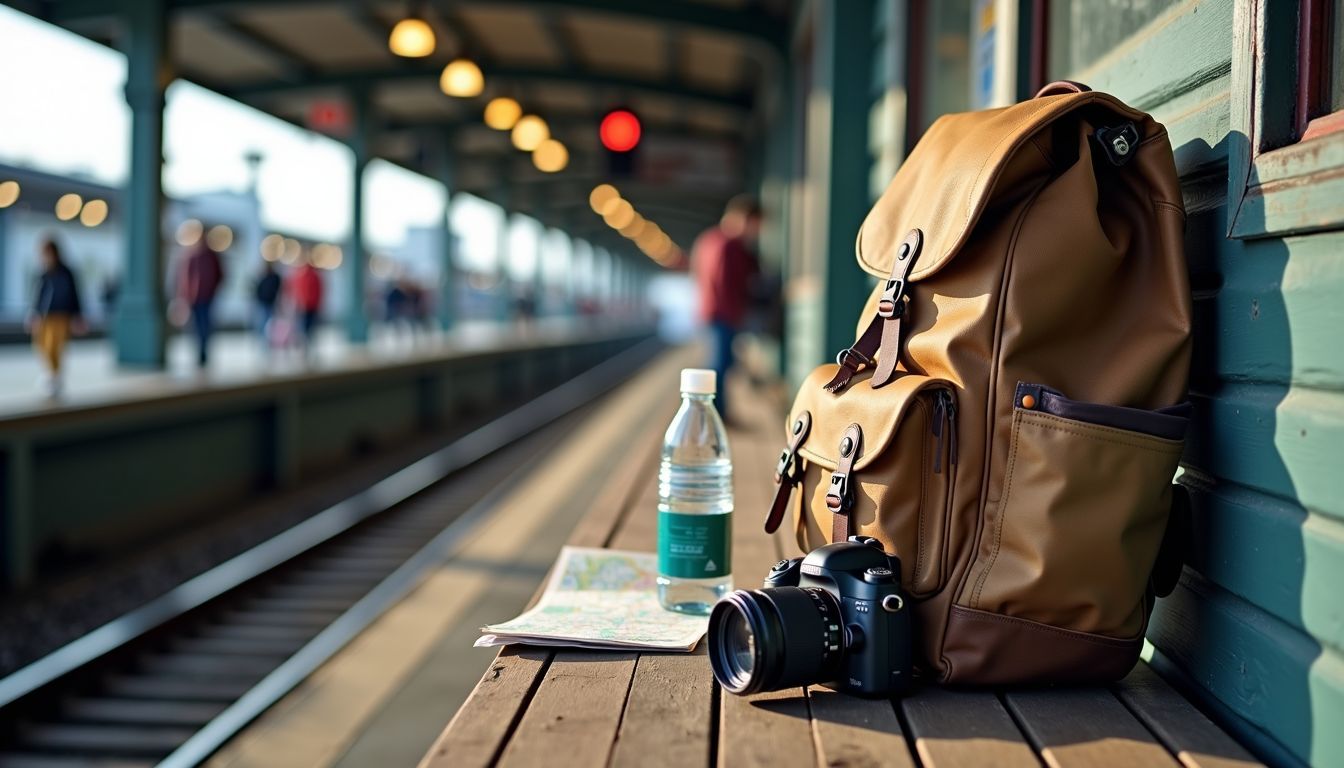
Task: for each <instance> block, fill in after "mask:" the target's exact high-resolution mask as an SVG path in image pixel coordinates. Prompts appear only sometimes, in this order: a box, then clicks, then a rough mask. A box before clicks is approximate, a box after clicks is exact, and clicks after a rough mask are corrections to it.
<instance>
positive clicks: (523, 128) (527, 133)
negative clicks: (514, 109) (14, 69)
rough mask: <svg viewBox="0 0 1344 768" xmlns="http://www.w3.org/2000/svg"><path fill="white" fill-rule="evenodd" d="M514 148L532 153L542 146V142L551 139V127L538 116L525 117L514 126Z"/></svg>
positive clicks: (512, 137) (511, 136) (512, 136)
mask: <svg viewBox="0 0 1344 768" xmlns="http://www.w3.org/2000/svg"><path fill="white" fill-rule="evenodd" d="M510 138H511V139H512V140H513V146H515V147H517V148H518V149H521V150H522V151H524V152H531V151H532V150H534V149H536V148H537V147H539V146H541V142H543V141H545V140H547V139H549V138H551V129H550V126H548V125H546V121H545V120H542V119H541V118H540V117H537V116H536V115H523V116H522V117H521V118H519V119H518V122H517V123H516V124H514V126H513V133H512V134H511V135H510Z"/></svg>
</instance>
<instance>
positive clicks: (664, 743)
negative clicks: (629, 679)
mask: <svg viewBox="0 0 1344 768" xmlns="http://www.w3.org/2000/svg"><path fill="white" fill-rule="evenodd" d="M705 648H706V646H705V644H704V643H701V644H700V646H699V647H698V648H697V649H696V651H695V653H693V654H690V655H680V654H656V653H646V654H643V655H642V656H640V657H639V661H638V663H637V664H636V666H635V677H634V681H633V683H632V684H631V686H630V696H629V700H628V701H627V702H626V706H625V717H624V719H623V720H622V722H621V730H620V734H619V736H618V738H617V740H616V750H615V752H614V753H613V755H612V759H611V764H612V765H613V766H640V767H642V766H653V765H667V766H683V765H708V764H709V761H710V756H711V741H710V737H711V735H712V733H711V732H712V730H713V718H712V713H713V708H714V696H715V695H716V693H717V691H716V690H715V685H714V676H713V674H712V673H711V672H710V669H709V656H708V655H706V652H705Z"/></svg>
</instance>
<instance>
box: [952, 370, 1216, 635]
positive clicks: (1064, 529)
mask: <svg viewBox="0 0 1344 768" xmlns="http://www.w3.org/2000/svg"><path fill="white" fill-rule="evenodd" d="M1188 420H1189V405H1188V404H1185V405H1181V406H1174V407H1172V408H1167V409H1163V410H1159V411H1145V410H1140V409H1135V408H1124V407H1119V406H1110V405H1101V404H1097V403H1083V402H1078V401H1074V400H1069V399H1068V398H1066V397H1064V395H1062V394H1061V393H1059V392H1056V391H1054V390H1052V389H1049V388H1047V387H1043V386H1041V385H1032V384H1019V385H1018V387H1017V391H1016V394H1015V399H1014V403H1013V421H1012V431H1011V441H1010V445H1009V448H1008V458H1007V466H1006V469H1005V473H1004V480H1003V489H1002V493H1001V494H1000V498H999V500H998V503H997V504H994V503H991V504H989V505H987V507H986V513H985V514H986V517H985V521H984V528H983V531H982V533H981V536H980V546H979V550H978V552H977V557H976V562H975V566H974V569H973V570H972V572H971V574H970V578H969V579H968V581H967V582H966V589H965V591H964V592H963V594H962V595H961V597H960V599H959V600H958V603H960V604H962V605H965V606H967V607H969V608H973V609H976V610H980V611H985V612H989V613H993V614H1001V615H1005V616H1012V617H1016V618H1020V619H1028V620H1030V621H1035V622H1039V623H1042V624H1046V625H1050V626H1053V627H1061V628H1065V629H1070V630H1076V631H1079V632H1087V633H1093V634H1099V635H1107V636H1110V637H1119V638H1128V637H1132V636H1134V635H1135V634H1136V633H1137V632H1139V631H1140V629H1141V628H1142V626H1143V621H1144V614H1145V610H1146V607H1145V605H1144V593H1145V589H1146V587H1147V583H1148V579H1149V576H1150V574H1151V572H1152V568H1153V563H1154V561H1155V559H1156V557H1157V552H1158V548H1159V547H1160V545H1161V542H1162V536H1163V533H1164V531H1165V529H1166V521H1167V515H1168V512H1169V510H1170V505H1171V481H1172V478H1173V477H1174V475H1175V472H1176V465H1177V462H1178V461H1179V460H1180V455H1181V448H1182V445H1183V442H1184V435H1185V428H1186V424H1187V422H1188Z"/></svg>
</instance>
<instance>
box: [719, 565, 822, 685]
mask: <svg viewBox="0 0 1344 768" xmlns="http://www.w3.org/2000/svg"><path fill="white" fill-rule="evenodd" d="M709 644H710V645H709V662H710V666H711V667H713V669H714V677H715V678H717V679H718V681H719V684H720V685H722V686H723V687H724V688H725V689H726V690H728V691H729V692H730V693H736V694H749V693H758V692H760V691H775V690H779V689H780V688H791V687H793V686H798V685H806V684H808V683H815V682H822V681H827V680H832V679H834V678H835V676H836V671H837V669H838V667H839V662H840V659H841V658H842V657H843V654H844V631H843V629H842V628H841V622H840V606H839V604H838V603H837V602H836V600H835V597H834V596H833V595H831V593H829V592H827V591H826V590H824V589H818V588H816V587H772V588H770V589H757V590H752V591H747V590H737V591H736V592H732V593H730V594H729V595H728V596H727V597H725V598H723V599H722V600H720V601H719V602H718V603H717V604H715V606H714V610H713V611H712V612H711V613H710V615H709Z"/></svg>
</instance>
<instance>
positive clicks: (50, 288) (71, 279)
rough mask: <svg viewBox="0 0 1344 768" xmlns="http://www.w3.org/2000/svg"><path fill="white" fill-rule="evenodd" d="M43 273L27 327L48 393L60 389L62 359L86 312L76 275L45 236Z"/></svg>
mask: <svg viewBox="0 0 1344 768" xmlns="http://www.w3.org/2000/svg"><path fill="white" fill-rule="evenodd" d="M40 252H41V259H42V274H41V275H40V276H39V277H38V279H37V290H36V292H35V293H34V296H33V309H32V312H31V313H30V314H29V316H28V322H27V326H28V329H29V331H30V332H31V333H32V335H33V347H34V348H36V350H37V353H38V357H39V358H40V359H41V360H42V362H43V364H44V365H45V367H46V369H47V372H46V373H45V374H44V375H43V377H42V380H41V382H40V384H41V386H42V387H43V388H44V389H45V390H46V392H47V394H48V395H50V396H52V397H55V396H56V395H59V394H60V392H61V358H62V357H63V355H64V353H65V342H66V341H67V340H69V338H70V334H71V333H72V332H73V333H83V332H84V312H83V309H82V308H81V306H80V303H79V286H78V284H77V283H76V281H75V274H74V273H73V272H71V271H70V268H69V267H68V266H66V265H65V261H64V260H63V259H62V258H61V249H60V247H59V246H57V245H56V241H55V240H52V239H51V238H46V239H45V240H43V241H42V247H41V251H40Z"/></svg>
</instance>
